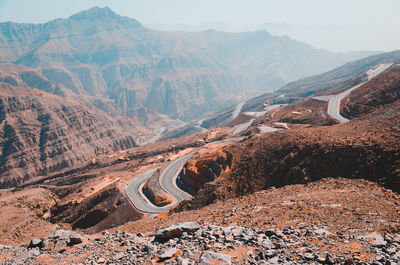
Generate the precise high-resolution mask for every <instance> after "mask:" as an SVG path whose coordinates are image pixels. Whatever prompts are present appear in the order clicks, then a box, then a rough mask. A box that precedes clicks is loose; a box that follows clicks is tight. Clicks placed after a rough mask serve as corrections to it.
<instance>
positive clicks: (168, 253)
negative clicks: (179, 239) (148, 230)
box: [158, 248, 178, 262]
mask: <svg viewBox="0 0 400 265" xmlns="http://www.w3.org/2000/svg"><path fill="white" fill-rule="evenodd" d="M176 253H178V249H177V248H169V249H167V250H166V251H164V253H162V254H161V255H160V256H159V257H158V259H159V260H158V262H162V261H166V260H169V259H171V258H173V257H174V256H175V255H176Z"/></svg>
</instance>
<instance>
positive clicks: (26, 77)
mask: <svg viewBox="0 0 400 265" xmlns="http://www.w3.org/2000/svg"><path fill="white" fill-rule="evenodd" d="M365 55H366V53H365V52H360V53H347V54H342V53H333V52H328V51H325V50H318V49H315V48H313V47H312V46H310V45H307V44H304V43H300V42H297V41H295V40H293V39H290V38H288V37H276V36H272V35H270V34H269V33H268V32H266V31H255V32H243V33H227V32H218V31H215V30H207V31H202V32H162V31H157V30H152V29H149V28H146V27H144V26H142V25H141V24H140V23H139V22H138V21H136V20H135V19H132V18H128V17H122V16H119V15H117V14H116V13H114V12H113V11H112V10H111V9H109V8H97V7H95V8H92V9H89V10H86V11H82V12H80V13H77V14H75V15H72V16H70V17H69V18H67V19H56V20H53V21H50V22H47V23H44V24H18V23H12V22H6V23H0V84H1V90H0V97H1V98H0V107H1V109H2V110H3V111H2V113H1V117H0V118H1V119H0V122H1V123H0V130H1V133H0V150H1V157H0V159H1V166H0V174H1V175H2V183H3V185H5V186H8V185H16V184H21V183H22V182H23V181H25V180H28V179H30V178H34V177H38V176H41V175H45V174H47V173H49V172H54V171H57V170H60V169H63V168H66V167H70V166H73V165H75V164H77V163H80V162H85V161H88V160H90V159H91V157H92V156H94V155H98V154H100V153H107V152H110V151H118V150H121V149H126V148H129V147H133V146H135V145H137V144H140V143H143V142H146V139H148V138H151V137H152V135H151V134H152V130H156V131H159V130H160V128H173V127H176V126H178V125H181V124H182V122H181V121H180V120H183V121H184V122H190V121H193V120H195V119H200V118H204V117H206V116H207V115H209V114H211V113H214V112H216V111H219V110H221V109H223V108H224V107H227V106H232V105H234V104H235V103H237V102H238V101H239V100H242V98H248V97H250V96H251V95H256V94H257V93H260V92H261V91H262V92H266V91H271V90H273V89H277V88H279V87H281V86H282V85H284V84H285V83H287V82H289V81H293V80H295V79H298V78H301V77H305V76H309V75H312V74H316V73H320V72H323V71H326V70H330V69H332V68H333V67H335V66H339V65H341V64H343V63H345V62H348V61H350V60H353V59H356V58H360V57H363V56H365ZM189 131H190V130H189ZM172 135H174V134H172ZM77 146H81V147H82V148H81V149H80V150H77V149H76V147H77Z"/></svg>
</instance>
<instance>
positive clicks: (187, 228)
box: [155, 222, 200, 243]
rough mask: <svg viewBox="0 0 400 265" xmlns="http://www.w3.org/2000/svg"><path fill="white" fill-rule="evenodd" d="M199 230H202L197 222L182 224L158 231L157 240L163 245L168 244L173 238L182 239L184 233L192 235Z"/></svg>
mask: <svg viewBox="0 0 400 265" xmlns="http://www.w3.org/2000/svg"><path fill="white" fill-rule="evenodd" d="M198 229H200V226H199V225H198V224H196V223H195V222H187V223H180V224H177V225H173V226H170V227H168V228H165V229H161V230H157V231H156V234H155V240H156V241H158V242H161V243H163V242H167V241H168V240H170V239H172V238H176V237H180V236H181V235H182V234H183V233H184V232H186V233H188V234H192V233H194V232H196V231H197V230H198Z"/></svg>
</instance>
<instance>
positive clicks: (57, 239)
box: [45, 229, 83, 247]
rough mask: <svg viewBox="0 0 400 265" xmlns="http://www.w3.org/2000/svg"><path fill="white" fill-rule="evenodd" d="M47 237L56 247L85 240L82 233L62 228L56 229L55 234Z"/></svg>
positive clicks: (71, 244)
mask: <svg viewBox="0 0 400 265" xmlns="http://www.w3.org/2000/svg"><path fill="white" fill-rule="evenodd" d="M45 239H46V240H49V241H53V242H54V244H55V247H62V246H73V245H76V244H80V243H82V241H83V237H82V236H81V235H80V234H78V233H76V232H73V231H67V230H61V229H60V230H56V231H54V233H53V234H51V235H49V236H47V237H46V238H45Z"/></svg>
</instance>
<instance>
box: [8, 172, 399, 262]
mask: <svg viewBox="0 0 400 265" xmlns="http://www.w3.org/2000/svg"><path fill="white" fill-rule="evenodd" d="M399 210H400V208H399V196H398V195H397V194H395V193H393V192H392V191H389V190H385V189H383V188H382V187H380V186H378V185H377V184H376V183H372V182H368V181H360V180H348V179H325V180H320V181H318V182H315V183H311V184H308V185H292V186H287V187H284V188H279V189H270V190H266V191H261V192H257V193H255V194H253V195H249V196H244V197H241V198H236V199H231V200H227V201H225V202H218V203H216V204H213V205H211V206H209V207H206V208H205V209H202V210H196V211H189V212H185V213H175V214H171V215H169V216H164V217H159V218H153V219H146V220H139V221H136V222H132V223H128V224H125V225H124V226H121V227H119V228H117V229H112V230H111V231H106V232H104V233H102V234H92V235H85V234H81V235H79V234H77V233H75V232H71V231H67V230H63V229H60V227H57V226H54V227H52V228H50V229H49V230H48V231H46V233H38V232H39V231H36V235H31V238H27V239H25V240H23V241H22V242H24V243H23V244H18V245H16V244H14V245H9V241H7V240H2V241H1V243H2V244H4V245H0V246H1V247H0V262H2V263H4V264H12V263H25V264H26V263H29V264H54V263H59V264H71V263H82V264H107V263H126V264H155V263H156V264H157V263H160V264H310V263H312V264H396V263H397V262H399V261H400V255H399V251H400V233H399V221H400V220H399V215H398V211H399ZM64 229H65V228H64Z"/></svg>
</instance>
